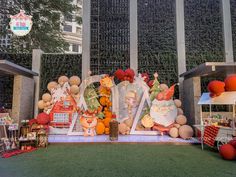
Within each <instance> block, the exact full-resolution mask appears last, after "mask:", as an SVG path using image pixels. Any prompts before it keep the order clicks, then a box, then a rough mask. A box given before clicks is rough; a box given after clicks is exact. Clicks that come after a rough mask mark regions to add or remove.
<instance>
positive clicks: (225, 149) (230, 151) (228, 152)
mask: <svg viewBox="0 0 236 177" xmlns="http://www.w3.org/2000/svg"><path fill="white" fill-rule="evenodd" d="M219 151H220V155H221V156H222V157H223V158H224V159H225V160H234V159H235V149H234V147H233V146H232V145H231V144H224V145H222V146H220V149H219Z"/></svg>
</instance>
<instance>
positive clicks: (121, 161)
mask: <svg viewBox="0 0 236 177" xmlns="http://www.w3.org/2000/svg"><path fill="white" fill-rule="evenodd" d="M53 176H56V177H60V176H63V177H72V176H76V177H83V176H87V177H95V176H99V177H104V176H108V177H115V176H122V177H125V176H133V177H141V176H146V177H149V176H158V177H162V176H163V177H164V176H167V177H170V176H175V177H177V176H185V177H192V176H201V177H207V176H212V177H217V176H219V177H228V176H230V177H233V176H234V177H235V176H236V161H225V160H222V159H221V157H220V156H219V154H218V153H217V152H214V151H212V150H209V149H207V150H204V151H202V150H201V147H200V146H198V145H194V146H191V145H185V146H184V145H179V146H176V145H158V144H57V145H50V146H49V148H48V149H39V150H37V151H34V152H31V153H28V154H21V155H18V156H15V157H11V158H9V159H2V158H0V177H53Z"/></svg>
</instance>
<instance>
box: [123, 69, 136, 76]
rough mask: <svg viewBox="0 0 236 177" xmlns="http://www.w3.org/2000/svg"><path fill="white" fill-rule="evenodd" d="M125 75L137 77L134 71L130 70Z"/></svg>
mask: <svg viewBox="0 0 236 177" xmlns="http://www.w3.org/2000/svg"><path fill="white" fill-rule="evenodd" d="M125 74H127V75H128V76H129V77H131V78H134V76H135V72H134V70H132V69H130V68H129V69H126V70H125Z"/></svg>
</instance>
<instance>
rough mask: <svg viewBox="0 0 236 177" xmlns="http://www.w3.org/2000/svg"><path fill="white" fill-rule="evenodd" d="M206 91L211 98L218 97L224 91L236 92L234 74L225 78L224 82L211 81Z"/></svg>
mask: <svg viewBox="0 0 236 177" xmlns="http://www.w3.org/2000/svg"><path fill="white" fill-rule="evenodd" d="M207 89H208V91H209V92H210V96H211V97H217V96H220V95H221V93H223V92H225V91H236V74H233V75H229V76H227V77H226V78H225V80H224V82H222V81H218V80H214V81H211V82H210V83H209V84H208V86H207Z"/></svg>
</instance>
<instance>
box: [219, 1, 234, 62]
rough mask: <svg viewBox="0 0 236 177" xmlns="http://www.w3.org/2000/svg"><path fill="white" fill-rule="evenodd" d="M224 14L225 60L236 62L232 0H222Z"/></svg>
mask: <svg viewBox="0 0 236 177" xmlns="http://www.w3.org/2000/svg"><path fill="white" fill-rule="evenodd" d="M221 4H222V14H223V31H224V49H225V61H226V62H234V56H233V43H232V25H231V12H230V0H221Z"/></svg>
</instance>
